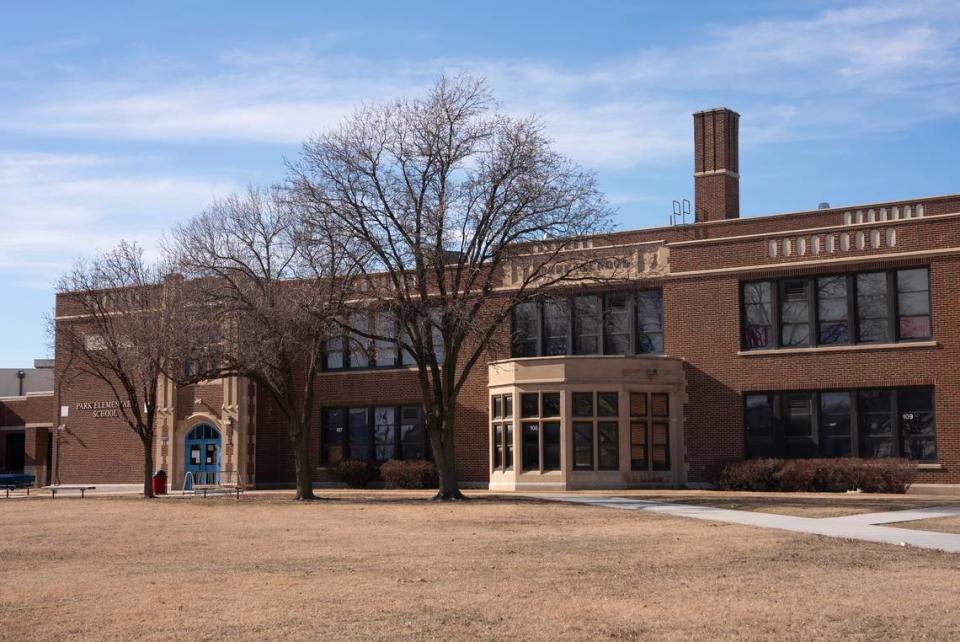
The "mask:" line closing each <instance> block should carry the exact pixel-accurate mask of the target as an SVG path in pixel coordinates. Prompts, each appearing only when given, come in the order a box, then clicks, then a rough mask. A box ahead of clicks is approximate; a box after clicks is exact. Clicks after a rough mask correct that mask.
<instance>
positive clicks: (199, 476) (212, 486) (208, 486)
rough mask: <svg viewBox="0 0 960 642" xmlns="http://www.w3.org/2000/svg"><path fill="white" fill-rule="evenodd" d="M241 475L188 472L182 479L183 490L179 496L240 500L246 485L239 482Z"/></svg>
mask: <svg viewBox="0 0 960 642" xmlns="http://www.w3.org/2000/svg"><path fill="white" fill-rule="evenodd" d="M241 478H242V477H241V475H239V474H238V473H237V471H226V470H217V471H203V472H199V473H197V472H191V471H188V472H187V473H186V474H185V475H184V477H183V490H182V491H181V494H183V495H186V494H188V493H190V494H193V495H194V496H196V495H202V496H203V497H206V496H207V495H208V494H209V495H227V494H230V495H233V494H235V495H236V496H237V499H240V495H241V494H242V493H243V491H244V490H246V485H245V484H244V483H243V482H242V481H240V479H241Z"/></svg>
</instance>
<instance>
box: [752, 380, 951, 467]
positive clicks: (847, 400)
mask: <svg viewBox="0 0 960 642" xmlns="http://www.w3.org/2000/svg"><path fill="white" fill-rule="evenodd" d="M744 422H745V432H746V449H747V457H748V458H757V457H783V458H814V457H857V456H859V457H864V458H875V457H907V458H909V459H914V460H917V461H936V459H937V444H936V441H937V440H936V428H935V418H934V402H933V388H929V387H927V388H900V389H892V388H884V389H867V390H825V391H822V392H815V391H814V392H809V391H805V392H786V393H777V392H771V393H755V394H748V395H745V396H744Z"/></svg>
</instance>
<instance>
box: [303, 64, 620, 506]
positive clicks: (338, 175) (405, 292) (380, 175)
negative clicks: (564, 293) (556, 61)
mask: <svg viewBox="0 0 960 642" xmlns="http://www.w3.org/2000/svg"><path fill="white" fill-rule="evenodd" d="M493 108H494V103H493V100H492V98H491V95H490V93H489V92H488V91H487V89H486V87H485V84H484V83H483V81H479V80H475V79H471V78H469V77H457V78H441V79H440V80H439V82H438V83H437V84H436V85H435V86H434V87H433V89H432V90H431V91H430V92H429V93H428V94H427V95H425V96H424V97H422V98H419V99H415V100H402V101H398V102H394V103H391V104H385V105H379V106H372V107H366V108H363V109H361V110H360V111H359V112H357V113H356V114H355V115H354V116H353V117H352V118H350V119H349V120H347V121H346V122H345V123H344V124H343V125H342V126H341V127H340V128H339V129H337V130H334V131H331V132H329V133H326V134H323V135H320V136H318V137H315V138H311V139H308V140H307V141H306V143H305V144H304V146H303V150H302V153H301V158H300V160H299V162H297V163H296V164H293V165H292V166H291V167H290V173H291V177H290V180H291V187H292V190H293V192H294V193H295V194H296V196H297V198H298V199H299V201H300V204H301V206H302V207H303V208H304V210H305V212H306V213H307V216H308V218H309V219H310V222H311V223H312V227H313V229H314V230H315V231H316V232H317V234H320V235H331V236H338V237H339V238H340V239H341V240H342V241H341V249H342V251H343V252H344V254H345V255H346V256H348V257H349V258H350V260H351V267H352V268H353V269H354V270H355V273H356V276H355V277H354V278H351V279H348V280H345V281H344V283H345V284H347V285H349V286H350V287H349V289H350V290H351V292H352V296H351V300H352V301H353V307H354V308H355V309H356V310H357V311H362V310H364V309H369V308H373V309H375V310H380V311H382V312H384V313H385V314H387V315H388V316H390V317H392V318H393V319H396V320H397V323H398V325H399V333H398V336H389V335H388V334H385V333H383V331H382V330H381V331H377V330H376V329H375V328H371V327H370V326H369V325H368V324H357V323H354V322H351V321H350V317H349V316H346V315H345V316H342V317H341V323H342V324H343V326H344V327H345V328H346V329H347V330H348V331H349V332H351V333H353V334H355V335H358V336H361V337H367V338H369V339H373V340H379V341H397V342H398V343H399V346H400V348H401V349H403V350H404V351H406V352H407V353H409V355H410V356H411V357H412V360H413V362H414V363H415V364H416V367H417V372H418V380H419V385H420V389H421V392H422V396H423V406H424V413H425V422H426V426H427V430H428V434H429V437H430V443H431V447H432V450H433V453H434V457H435V461H436V463H437V467H438V471H439V476H440V490H439V492H438V494H437V498H438V499H445V500H449V499H460V498H462V494H461V493H460V490H459V488H458V484H457V476H456V469H455V461H454V436H455V418H456V412H455V410H456V404H457V399H458V395H459V394H460V391H461V389H462V387H463V385H464V383H465V382H466V380H467V378H468V376H469V375H470V373H471V372H472V370H473V368H474V367H475V366H476V365H477V364H478V363H479V362H480V361H481V359H482V358H483V356H484V355H485V354H487V352H488V350H489V349H490V348H491V345H492V343H493V342H494V341H495V340H496V338H497V337H498V336H500V335H501V334H502V333H501V332H500V331H501V329H502V327H503V326H504V323H505V322H507V321H508V320H509V318H510V314H511V311H512V309H513V308H514V307H516V306H517V305H519V304H521V303H523V302H526V301H530V300H531V299H534V298H536V297H538V296H539V295H540V294H541V293H542V292H543V290H544V289H545V288H549V287H551V286H553V285H556V284H558V283H561V282H564V281H570V280H573V279H583V278H585V275H586V274H589V273H590V272H591V271H592V270H591V269H590V267H591V265H592V264H594V263H595V262H596V257H595V256H594V257H585V256H584V255H583V254H582V253H578V252H576V251H574V249H575V248H577V247H579V245H577V244H578V243H582V241H581V240H579V239H581V238H582V237H583V236H584V235H589V234H594V233H597V232H600V231H603V230H605V229H607V228H608V226H609V220H610V216H609V209H608V208H607V205H606V203H605V200H604V199H603V197H602V196H601V194H600V193H599V192H598V190H597V189H596V186H595V182H594V178H593V176H592V175H591V174H590V173H588V172H585V171H583V170H581V169H580V168H578V167H577V166H576V165H575V164H573V163H572V162H571V161H569V160H568V159H566V158H565V157H563V156H562V155H560V154H559V153H557V152H555V151H554V150H553V149H552V148H551V145H550V142H549V140H548V139H547V137H546V136H545V134H544V131H543V128H542V126H541V124H540V123H539V122H538V121H537V120H536V119H535V118H519V119H518V118H511V117H508V116H504V115H502V114H498V113H496V112H495V111H494V110H493ZM614 260H615V259H614ZM355 318H365V317H364V316H363V314H360V315H359V317H355Z"/></svg>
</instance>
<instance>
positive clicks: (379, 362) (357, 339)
mask: <svg viewBox="0 0 960 642" xmlns="http://www.w3.org/2000/svg"><path fill="white" fill-rule="evenodd" d="M431 321H432V325H433V327H432V328H431V330H432V335H433V349H434V352H435V354H436V355H437V359H438V360H442V359H443V341H442V335H441V332H440V329H439V324H438V321H437V316H436V315H435V314H434V315H433V316H431ZM349 325H351V326H352V327H354V328H356V329H357V330H359V331H360V332H363V333H366V334H373V335H377V336H380V337H390V338H389V339H387V338H382V339H368V338H366V337H363V336H361V335H359V334H356V333H348V332H342V333H340V334H335V335H333V336H331V337H330V338H328V339H327V341H326V343H325V345H324V355H323V368H324V370H327V371H332V370H347V369H351V370H357V369H367V368H402V367H407V366H411V365H413V364H414V360H413V356H412V355H411V354H410V353H409V352H407V351H406V350H401V349H399V344H398V342H397V337H400V336H401V329H400V325H399V324H398V323H397V321H396V319H395V318H394V317H393V315H391V314H389V313H386V312H383V313H378V314H376V315H373V316H372V317H369V318H368V317H365V316H356V317H353V318H351V320H350V322H349ZM371 328H372V330H371ZM403 336H406V333H403ZM408 342H409V341H408Z"/></svg>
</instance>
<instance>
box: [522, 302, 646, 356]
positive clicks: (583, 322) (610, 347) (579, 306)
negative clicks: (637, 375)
mask: <svg viewBox="0 0 960 642" xmlns="http://www.w3.org/2000/svg"><path fill="white" fill-rule="evenodd" d="M512 336H513V351H512V352H513V356H514V357H535V356H556V355H567V354H584V355H589V354H623V355H629V354H661V353H663V298H662V295H661V292H660V290H642V291H640V292H636V293H633V292H611V293H607V294H604V295H602V296H601V295H583V296H576V297H571V298H546V299H544V300H543V301H531V302H527V303H522V304H520V305H518V306H517V307H516V308H515V309H514V313H513V335H512Z"/></svg>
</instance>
